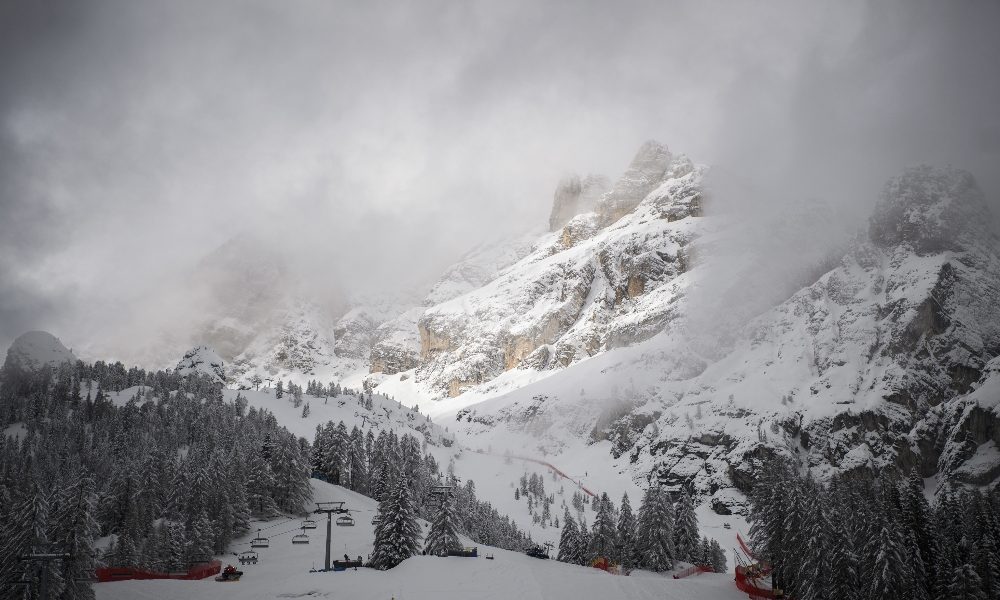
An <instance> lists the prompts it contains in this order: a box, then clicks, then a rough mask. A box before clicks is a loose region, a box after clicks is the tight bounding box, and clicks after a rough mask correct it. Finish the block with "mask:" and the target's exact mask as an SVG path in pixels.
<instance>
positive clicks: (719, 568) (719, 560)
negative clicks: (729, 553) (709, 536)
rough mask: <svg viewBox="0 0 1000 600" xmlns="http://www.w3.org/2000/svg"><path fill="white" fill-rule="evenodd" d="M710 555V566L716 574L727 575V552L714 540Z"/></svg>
mask: <svg viewBox="0 0 1000 600" xmlns="http://www.w3.org/2000/svg"><path fill="white" fill-rule="evenodd" d="M709 555H710V556H711V560H710V562H709V564H710V565H711V566H712V570H713V571H715V572H716V573H725V572H726V566H727V565H726V551H725V550H723V549H722V546H720V545H719V542H718V540H714V539H713V540H712V542H711V546H710V548H709Z"/></svg>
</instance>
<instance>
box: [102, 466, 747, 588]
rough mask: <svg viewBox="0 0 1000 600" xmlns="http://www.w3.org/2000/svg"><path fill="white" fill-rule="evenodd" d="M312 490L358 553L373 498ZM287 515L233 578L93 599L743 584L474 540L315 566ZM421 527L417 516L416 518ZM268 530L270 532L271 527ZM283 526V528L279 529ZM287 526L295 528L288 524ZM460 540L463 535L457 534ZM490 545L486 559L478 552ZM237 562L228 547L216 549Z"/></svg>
mask: <svg viewBox="0 0 1000 600" xmlns="http://www.w3.org/2000/svg"><path fill="white" fill-rule="evenodd" d="M312 484H313V490H314V495H315V498H314V499H315V500H318V501H345V502H346V503H347V504H346V506H347V507H348V508H350V509H352V510H354V511H356V512H353V513H352V514H353V516H354V517H355V519H356V521H357V524H356V525H355V526H354V527H337V526H334V527H333V542H332V554H333V556H334V558H336V557H338V556H339V557H341V558H343V555H344V554H345V553H346V554H348V555H349V556H352V557H357V556H358V555H362V556H365V557H367V556H368V554H369V553H370V552H371V551H372V542H373V540H374V527H373V526H372V524H371V517H372V516H374V515H375V512H376V510H377V504H376V503H375V501H373V500H371V499H370V498H366V497H364V496H361V495H358V494H355V493H353V492H351V491H349V490H346V489H344V488H341V487H339V486H335V485H330V484H327V483H323V482H320V481H317V480H313V481H312ZM296 522H297V520H295V521H293V522H291V523H286V522H285V520H284V519H280V520H278V521H272V522H267V523H261V524H259V526H261V527H271V528H270V529H268V530H266V531H264V532H263V535H265V536H269V537H270V541H271V544H270V547H269V548H264V549H261V550H259V551H258V552H259V553H260V561H259V562H258V564H256V565H247V566H245V567H239V568H240V569H241V570H243V572H244V575H243V578H242V580H241V581H239V582H237V583H218V582H215V581H213V580H212V579H207V580H202V581H174V580H152V581H118V582H113V583H99V584H96V585H95V586H94V589H95V590H96V594H97V598H98V600H154V599H155V600H188V599H190V600H208V599H213V600H214V599H216V598H240V599H247V600H256V599H265V598H267V599H271V598H332V599H344V600H390V599H393V598H394V599H395V600H423V599H427V600H431V599H433V600H472V599H482V600H509V599H511V598H517V599H519V600H543V599H544V600H561V599H566V600H606V599H610V598H615V599H618V598H621V599H626V598H628V599H633V598H634V599H637V600H646V599H649V600H652V599H654V598H655V599H657V600H730V599H732V600H736V599H740V600H743V599H745V598H746V595H745V594H742V593H740V592H739V590H737V589H736V587H735V586H734V585H733V581H732V578H731V576H730V575H728V574H727V575H716V574H710V573H707V574H703V575H699V576H693V577H688V578H685V579H673V578H671V577H670V575H664V574H654V573H646V572H636V573H633V574H632V575H631V576H629V577H621V576H615V575H610V574H608V573H605V572H603V571H599V570H597V569H590V568H585V567H579V566H575V565H567V564H564V563H559V562H556V561H554V560H538V559H534V558H530V557H528V556H526V555H524V554H520V553H516V552H508V551H505V550H499V549H495V548H489V547H486V546H479V554H480V557H479V558H457V557H449V558H438V557H429V556H416V557H413V558H410V559H408V560H406V561H404V562H403V564H401V565H399V566H398V567H396V568H395V569H392V570H389V571H384V572H383V571H375V570H372V569H366V568H362V569H358V570H356V571H355V570H348V571H344V572H339V573H309V569H310V568H311V567H312V566H313V565H316V566H317V567H322V564H323V554H324V539H325V537H324V536H325V524H323V523H320V524H319V528H317V529H313V530H308V531H307V533H308V535H309V538H310V543H309V544H308V545H296V546H293V545H292V543H291V537H292V535H293V533H291V532H290V531H291V530H292V529H293V528H294V526H295V525H296ZM422 525H423V526H424V529H425V531H426V528H427V524H426V523H423V522H422ZM273 532H277V533H278V534H283V535H277V534H275V533H273ZM285 532H288V533H285ZM296 533H297V532H296ZM255 536H256V532H253V534H251V535H247V536H245V537H244V538H242V539H240V540H237V542H236V543H234V544H233V546H232V549H233V550H234V551H242V550H245V549H249V540H250V538H252V537H255ZM462 541H463V543H466V544H469V541H468V540H466V539H464V538H463V540H462ZM487 554H491V555H493V556H494V557H495V558H494V560H487V559H486V558H485V555H487ZM219 558H220V559H221V560H222V561H223V563H224V564H225V563H227V562H231V563H233V564H235V565H237V566H239V564H238V563H237V562H236V560H235V557H233V556H221V557H219Z"/></svg>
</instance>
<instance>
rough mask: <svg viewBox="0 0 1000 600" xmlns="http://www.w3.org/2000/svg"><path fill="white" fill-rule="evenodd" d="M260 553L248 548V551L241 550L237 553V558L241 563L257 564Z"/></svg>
mask: <svg viewBox="0 0 1000 600" xmlns="http://www.w3.org/2000/svg"><path fill="white" fill-rule="evenodd" d="M258 558H259V555H258V554H257V553H256V552H254V551H253V550H247V551H246V552H240V553H239V554H237V555H236V559H237V560H238V561H240V564H241V565H255V564H257V559H258Z"/></svg>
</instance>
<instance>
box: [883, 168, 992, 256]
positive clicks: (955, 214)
mask: <svg viewBox="0 0 1000 600" xmlns="http://www.w3.org/2000/svg"><path fill="white" fill-rule="evenodd" d="M991 218H992V216H991V215H990V214H989V210H988V209H987V206H986V203H985V202H984V200H983V194H982V192H981V191H980V190H979V187H978V186H977V185H976V181H975V179H974V178H973V177H972V175H971V174H970V173H968V172H966V171H961V170H958V169H951V168H948V169H938V168H934V167H929V166H921V167H916V168H912V169H908V170H907V171H906V173H904V174H903V175H902V176H900V177H896V178H894V179H892V180H891V181H889V183H888V184H886V186H885V189H884V190H883V192H882V198H881V201H880V202H879V204H878V207H877V208H876V210H875V213H874V214H873V215H872V218H871V221H870V226H869V235H870V237H871V241H872V243H874V244H876V245H878V246H879V247H882V248H886V247H893V246H898V245H907V246H909V247H911V248H912V249H913V250H914V251H915V252H916V253H917V254H919V255H926V254H934V253H941V252H943V251H945V250H962V249H964V246H965V243H964V242H965V240H963V238H965V237H968V238H969V239H970V240H971V239H979V238H981V237H982V236H983V235H985V234H986V232H987V231H988V225H987V224H988V223H989V222H990V220H991Z"/></svg>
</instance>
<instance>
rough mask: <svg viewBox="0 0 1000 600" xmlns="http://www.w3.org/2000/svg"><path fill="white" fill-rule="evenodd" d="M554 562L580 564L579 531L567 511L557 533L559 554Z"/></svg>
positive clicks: (567, 510)
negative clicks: (560, 528)
mask: <svg viewBox="0 0 1000 600" xmlns="http://www.w3.org/2000/svg"><path fill="white" fill-rule="evenodd" d="M515 491H516V490H515ZM556 560H560V561H562V562H565V563H572V564H579V563H580V531H579V529H577V527H576V521H574V520H573V517H572V515H570V514H569V509H566V514H565V515H564V516H563V528H562V531H561V532H560V533H559V552H558V554H556Z"/></svg>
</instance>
